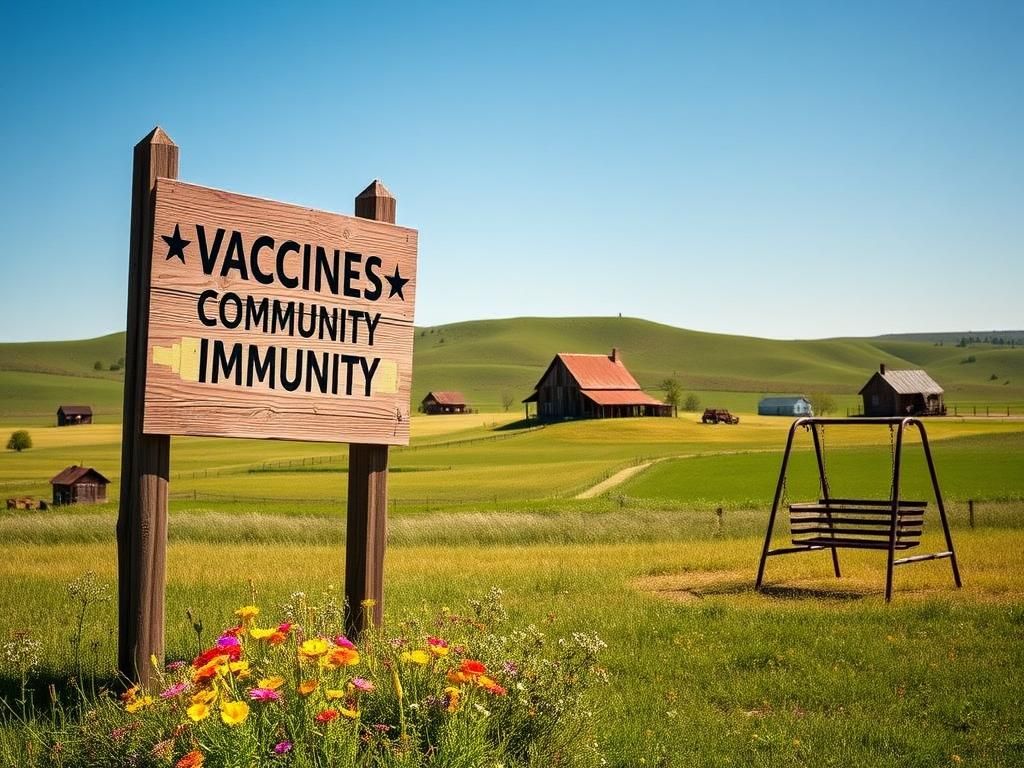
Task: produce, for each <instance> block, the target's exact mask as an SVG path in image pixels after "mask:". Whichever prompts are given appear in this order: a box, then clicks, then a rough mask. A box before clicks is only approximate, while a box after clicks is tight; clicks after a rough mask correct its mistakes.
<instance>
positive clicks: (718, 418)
mask: <svg viewBox="0 0 1024 768" xmlns="http://www.w3.org/2000/svg"><path fill="white" fill-rule="evenodd" d="M700 420H701V421H703V422H704V423H705V424H739V423H740V417H739V416H733V415H732V414H731V413H729V412H728V411H727V410H725V409H724V408H706V409H705V410H704V415H703V416H701V417H700Z"/></svg>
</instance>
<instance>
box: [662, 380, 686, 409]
mask: <svg viewBox="0 0 1024 768" xmlns="http://www.w3.org/2000/svg"><path fill="white" fill-rule="evenodd" d="M661 388H662V389H663V390H665V403H666V404H667V405H671V406H672V407H673V408H675V409H676V410H679V402H680V401H681V400H682V398H683V388H682V386H680V384H679V380H678V379H677V378H675V377H674V376H669V377H668V378H667V379H665V380H664V381H662V382H661Z"/></svg>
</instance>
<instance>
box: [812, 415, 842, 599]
mask: <svg viewBox="0 0 1024 768" xmlns="http://www.w3.org/2000/svg"><path fill="white" fill-rule="evenodd" d="M811 437H812V438H813V439H814V456H815V458H816V459H817V460H818V482H819V483H820V485H821V498H822V500H823V501H824V502H825V507H826V509H827V508H828V502H829V498H830V495H829V494H830V491H829V486H828V477H827V476H826V475H825V455H824V453H823V451H822V448H821V439H820V438H819V437H818V425H817V424H814V423H813V422H812V423H811ZM825 516H826V518H827V519H828V527H829V528H831V527H832V512H831V511H826V512H825ZM829 549H831V550H832V570H833V571H835V574H836V578H837V579H838V578H839V577H840V576H841V575H842V574H841V573H840V572H839V552H837V551H836V548H835V547H829Z"/></svg>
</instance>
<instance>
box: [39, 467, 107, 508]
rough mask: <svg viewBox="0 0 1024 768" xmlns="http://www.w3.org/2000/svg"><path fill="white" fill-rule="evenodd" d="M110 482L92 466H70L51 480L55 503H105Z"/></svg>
mask: <svg viewBox="0 0 1024 768" xmlns="http://www.w3.org/2000/svg"><path fill="white" fill-rule="evenodd" d="M109 483H110V481H109V480H107V478H105V477H104V476H103V475H101V474H100V473H99V472H97V471H96V470H95V469H93V468H92V467H80V466H78V465H77V464H76V465H73V466H70V467H68V468H67V469H65V470H64V471H63V472H61V473H60V474H58V475H57V476H56V477H54V478H52V479H51V480H50V485H52V486H53V505H54V506H58V505H60V504H96V503H103V502H105V501H106V500H107V485H108V484H109Z"/></svg>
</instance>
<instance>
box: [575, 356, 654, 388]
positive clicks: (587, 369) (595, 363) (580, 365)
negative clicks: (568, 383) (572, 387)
mask: <svg viewBox="0 0 1024 768" xmlns="http://www.w3.org/2000/svg"><path fill="white" fill-rule="evenodd" d="M558 358H559V359H560V360H561V361H562V362H563V363H564V364H565V367H566V368H568V369H569V373H571V374H572V377H573V378H574V379H576V382H577V383H578V384H579V385H580V389H634V390H639V389H640V385H639V384H637V383H636V379H634V378H633V376H632V374H630V372H629V371H627V370H626V366H624V365H623V364H622V361H621V360H615V361H613V360H612V359H611V358H610V357H608V355H570V354H565V353H561V354H559V355H558Z"/></svg>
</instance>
